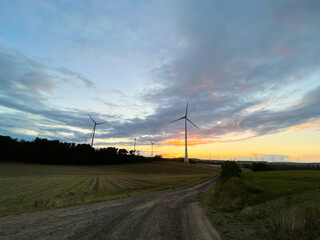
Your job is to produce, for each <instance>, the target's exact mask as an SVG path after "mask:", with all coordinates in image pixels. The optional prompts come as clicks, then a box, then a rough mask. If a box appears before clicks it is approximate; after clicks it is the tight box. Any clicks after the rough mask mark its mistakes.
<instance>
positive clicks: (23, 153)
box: [0, 135, 161, 165]
mask: <svg viewBox="0 0 320 240" xmlns="http://www.w3.org/2000/svg"><path fill="white" fill-rule="evenodd" d="M0 156H1V157H0V161H11V162H12V161H13V162H24V163H41V164H67V165H91V164H122V163H135V162H148V161H152V160H160V159H161V156H155V157H153V158H151V157H144V156H138V155H136V154H135V152H134V151H133V150H131V151H130V152H128V151H127V150H126V149H118V148H115V147H108V148H99V149H95V148H93V147H91V146H90V145H89V144H75V143H68V142H60V141H58V140H48V139H41V138H38V137H37V138H36V139H34V140H33V141H25V140H18V139H13V138H11V137H9V136H1V135H0Z"/></svg>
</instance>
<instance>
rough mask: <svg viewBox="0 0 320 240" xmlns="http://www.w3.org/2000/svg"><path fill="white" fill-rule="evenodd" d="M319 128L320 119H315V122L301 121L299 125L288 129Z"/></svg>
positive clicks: (295, 130)
mask: <svg viewBox="0 0 320 240" xmlns="http://www.w3.org/2000/svg"><path fill="white" fill-rule="evenodd" d="M317 128H320V120H317V121H315V122H309V123H303V124H300V125H296V126H293V127H290V128H289V129H288V130H289V131H294V132H297V131H302V130H312V129H317Z"/></svg>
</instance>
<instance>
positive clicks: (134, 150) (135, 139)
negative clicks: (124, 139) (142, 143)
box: [133, 138, 137, 155]
mask: <svg viewBox="0 0 320 240" xmlns="http://www.w3.org/2000/svg"><path fill="white" fill-rule="evenodd" d="M136 144H137V138H134V142H133V152H134V155H136Z"/></svg>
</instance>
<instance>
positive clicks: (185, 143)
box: [170, 102, 199, 164]
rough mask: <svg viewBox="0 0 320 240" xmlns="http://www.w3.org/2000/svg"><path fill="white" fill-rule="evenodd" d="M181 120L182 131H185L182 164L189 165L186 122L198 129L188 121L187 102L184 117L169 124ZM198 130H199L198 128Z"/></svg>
mask: <svg viewBox="0 0 320 240" xmlns="http://www.w3.org/2000/svg"><path fill="white" fill-rule="evenodd" d="M181 119H184V131H185V142H184V145H185V153H184V163H186V164H189V158H188V141H187V136H188V134H187V121H188V122H190V123H191V124H192V125H193V126H195V127H196V128H198V127H197V126H196V125H195V124H194V123H193V122H191V120H190V119H188V102H187V107H186V115H184V117H181V118H178V119H176V120H173V121H171V122H170V123H173V122H176V121H179V120H181ZM198 129H199V128H198Z"/></svg>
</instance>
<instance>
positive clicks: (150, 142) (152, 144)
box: [149, 141, 154, 157]
mask: <svg viewBox="0 0 320 240" xmlns="http://www.w3.org/2000/svg"><path fill="white" fill-rule="evenodd" d="M149 142H150V143H151V157H153V144H154V142H151V141H149Z"/></svg>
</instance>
